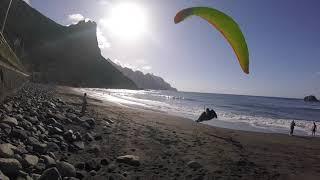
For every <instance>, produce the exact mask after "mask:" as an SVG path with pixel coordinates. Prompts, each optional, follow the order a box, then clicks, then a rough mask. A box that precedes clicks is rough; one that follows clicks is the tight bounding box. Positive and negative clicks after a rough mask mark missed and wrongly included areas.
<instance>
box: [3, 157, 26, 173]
mask: <svg viewBox="0 0 320 180" xmlns="http://www.w3.org/2000/svg"><path fill="white" fill-rule="evenodd" d="M21 168H22V166H21V164H20V162H19V161H18V160H16V159H12V158H0V170H1V171H2V172H3V173H5V174H16V173H18V172H19V170H20V169H21Z"/></svg>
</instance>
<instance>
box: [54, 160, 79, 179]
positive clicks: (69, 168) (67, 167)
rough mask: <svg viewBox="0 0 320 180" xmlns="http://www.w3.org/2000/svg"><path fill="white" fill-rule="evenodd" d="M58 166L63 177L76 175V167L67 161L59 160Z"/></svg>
mask: <svg viewBox="0 0 320 180" xmlns="http://www.w3.org/2000/svg"><path fill="white" fill-rule="evenodd" d="M57 168H58V170H59V172H60V173H61V176H62V177H75V176H76V168H75V167H74V166H73V165H72V164H69V163H67V162H64V161H60V162H57Z"/></svg>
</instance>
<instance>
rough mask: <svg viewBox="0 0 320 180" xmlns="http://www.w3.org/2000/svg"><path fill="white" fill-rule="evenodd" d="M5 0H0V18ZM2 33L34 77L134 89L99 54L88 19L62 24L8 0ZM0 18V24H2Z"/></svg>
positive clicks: (44, 80) (93, 25)
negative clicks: (17, 46) (17, 44)
mask: <svg viewBox="0 0 320 180" xmlns="http://www.w3.org/2000/svg"><path fill="white" fill-rule="evenodd" d="M8 4H9V0H1V1H0V17H4V14H5V12H6V9H7V7H8ZM11 9H14V11H13V10H12V11H10V13H9V16H8V19H7V24H6V28H5V32H4V35H5V37H6V39H7V40H8V42H9V44H11V47H14V49H15V50H17V48H16V47H15V45H14V44H15V43H14V42H15V41H16V40H19V41H20V44H19V48H20V49H22V50H21V51H19V52H18V51H17V54H18V55H19V56H20V59H22V61H23V64H24V65H25V66H26V67H27V70H28V71H29V72H34V73H33V74H34V76H33V77H34V80H35V81H38V82H50V83H56V84H64V85H72V86H82V87H100V88H127V89H136V88H137V87H136V85H135V84H134V82H133V81H132V80H130V79H129V78H127V77H126V76H124V75H123V74H122V73H121V72H120V71H119V70H118V69H116V68H115V67H113V66H112V65H111V64H110V63H109V62H108V61H107V60H106V59H105V58H104V57H102V55H101V53H100V49H99V47H98V42H97V36H96V29H97V25H96V23H95V22H92V21H88V22H85V21H80V22H79V23H78V24H76V25H71V26H62V25H60V24H57V23H56V22H54V21H52V20H51V19H49V18H47V17H45V16H44V15H42V14H41V13H39V12H38V11H37V10H35V9H33V8H32V7H30V6H29V5H28V4H27V3H25V2H23V1H22V0H15V1H13V2H12V6H11ZM1 23H2V21H0V27H2V24H1Z"/></svg>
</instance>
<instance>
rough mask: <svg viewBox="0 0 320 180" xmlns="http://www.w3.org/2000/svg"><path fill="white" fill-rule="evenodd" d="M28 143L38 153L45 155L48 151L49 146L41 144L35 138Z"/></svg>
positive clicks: (31, 138)
mask: <svg viewBox="0 0 320 180" xmlns="http://www.w3.org/2000/svg"><path fill="white" fill-rule="evenodd" d="M28 142H29V144H30V145H31V146H32V147H33V150H34V151H36V152H38V153H45V152H46V150H47V144H44V143H41V142H40V141H39V140H37V139H36V138H34V137H29V138H28Z"/></svg>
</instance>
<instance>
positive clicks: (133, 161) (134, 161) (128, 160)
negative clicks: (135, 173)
mask: <svg viewBox="0 0 320 180" xmlns="http://www.w3.org/2000/svg"><path fill="white" fill-rule="evenodd" d="M117 161H118V162H120V163H125V164H129V165H132V166H139V165H140V158H139V157H138V156H134V155H125V156H119V157H117Z"/></svg>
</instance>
